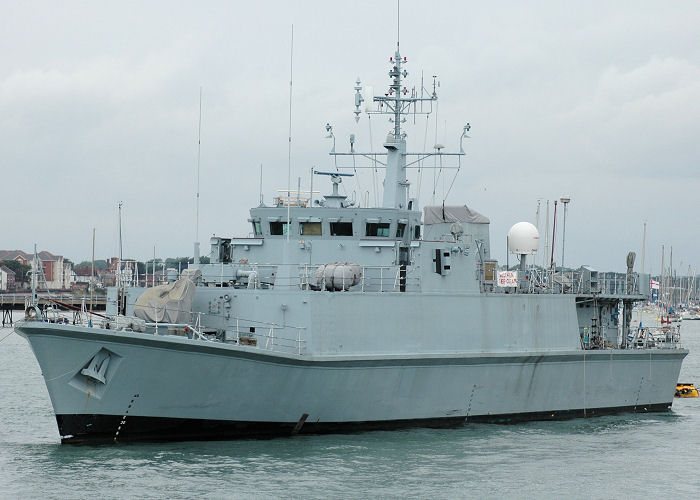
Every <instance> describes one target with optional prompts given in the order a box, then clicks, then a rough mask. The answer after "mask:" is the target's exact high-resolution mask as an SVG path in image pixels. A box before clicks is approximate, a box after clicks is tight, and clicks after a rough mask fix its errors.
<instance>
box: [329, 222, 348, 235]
mask: <svg viewBox="0 0 700 500" xmlns="http://www.w3.org/2000/svg"><path fill="white" fill-rule="evenodd" d="M331 236H352V222H331Z"/></svg>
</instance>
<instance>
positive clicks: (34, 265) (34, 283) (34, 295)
mask: <svg viewBox="0 0 700 500" xmlns="http://www.w3.org/2000/svg"><path fill="white" fill-rule="evenodd" d="M38 271H39V256H38V255H37V253H36V243H34V259H33V262H32V306H34V307H36V306H37V305H38V304H39V297H38V296H37V292H36V289H37V278H36V273H37V272H38Z"/></svg>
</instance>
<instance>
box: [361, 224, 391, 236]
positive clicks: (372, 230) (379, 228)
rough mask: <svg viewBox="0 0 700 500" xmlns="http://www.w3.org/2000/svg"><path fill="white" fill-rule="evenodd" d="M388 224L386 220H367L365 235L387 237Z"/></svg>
mask: <svg viewBox="0 0 700 500" xmlns="http://www.w3.org/2000/svg"><path fill="white" fill-rule="evenodd" d="M389 226H390V224H389V223H388V222H368V223H367V232H366V235H367V236H381V237H384V238H388V237H389Z"/></svg>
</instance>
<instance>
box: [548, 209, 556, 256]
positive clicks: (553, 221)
mask: <svg viewBox="0 0 700 500" xmlns="http://www.w3.org/2000/svg"><path fill="white" fill-rule="evenodd" d="M556 234H557V200H554V216H553V217H552V258H551V260H550V261H549V268H550V269H552V270H554V236H555V235H556Z"/></svg>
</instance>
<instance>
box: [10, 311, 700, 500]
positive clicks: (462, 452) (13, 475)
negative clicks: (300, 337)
mask: <svg viewBox="0 0 700 500" xmlns="http://www.w3.org/2000/svg"><path fill="white" fill-rule="evenodd" d="M645 322H646V321H645ZM11 332H12V330H11V329H9V328H2V329H0V339H3V340H0V422H2V427H0V497H1V498H39V497H41V498H88V497H90V498H95V497H99V498H134V497H138V498H193V497H204V498H270V497H287V498H290V497H291V498H369V497H379V498H406V497H412V498H463V497H470V498H474V497H476V498H479V497H497V498H545V497H546V498H551V497H563V496H565V497H569V498H629V497H632V498H636V497H650V496H652V497H653V496H656V495H663V496H664V497H667V496H675V497H680V498H696V497H697V496H698V494H700V475H699V474H698V465H700V460H699V458H700V399H675V400H674V404H673V410H672V411H670V412H667V413H657V414H624V415H616V416H609V417H600V418H589V419H574V420H567V421H559V422H531V423H524V424H515V425H486V424H469V425H465V426H464V427H462V428H459V429H446V430H443V429H439V430H438V429H413V430H406V431H393V432H366V433H358V434H346V435H324V436H297V437H294V438H280V439H269V440H242V441H218V442H185V443H154V444H127V445H118V446H108V445H101V446H66V445H63V446H62V445H60V443H59V437H58V431H57V429H56V423H55V420H54V416H53V413H52V409H51V403H50V401H49V396H48V393H47V391H46V387H45V385H44V381H43V379H42V377H41V373H40V370H39V367H38V365H37V362H36V360H35V359H34V357H33V355H32V353H31V351H30V349H29V345H28V344H27V342H26V341H25V340H24V339H22V338H21V337H19V336H18V335H16V334H11ZM681 334H682V340H683V345H684V346H685V347H688V348H689V349H690V354H689V355H688V357H687V358H686V360H685V362H684V363H683V369H682V371H681V382H686V381H688V382H693V383H695V384H696V385H697V384H698V383H700V321H686V322H684V323H683V326H682V329H681ZM436 390H439V388H436ZM571 390H577V389H576V388H574V387H572V388H571Z"/></svg>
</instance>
